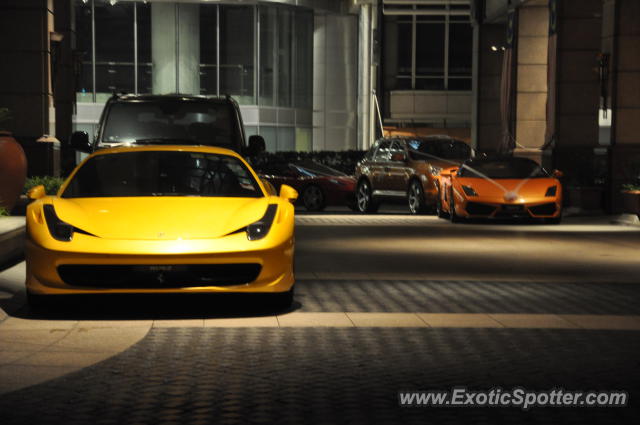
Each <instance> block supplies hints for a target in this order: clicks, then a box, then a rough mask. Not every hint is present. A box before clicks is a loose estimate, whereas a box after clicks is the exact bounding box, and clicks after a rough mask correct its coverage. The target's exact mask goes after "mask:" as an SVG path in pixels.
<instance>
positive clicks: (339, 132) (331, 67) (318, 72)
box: [313, 14, 358, 150]
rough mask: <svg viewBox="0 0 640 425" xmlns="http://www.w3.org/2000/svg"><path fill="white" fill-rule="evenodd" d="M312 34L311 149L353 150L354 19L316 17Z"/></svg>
mask: <svg viewBox="0 0 640 425" xmlns="http://www.w3.org/2000/svg"><path fill="white" fill-rule="evenodd" d="M314 19H315V22H314V35H313V150H346V149H356V146H357V135H358V131H357V130H358V120H357V116H356V115H357V113H356V111H357V105H358V34H357V33H358V20H357V17H356V16H354V15H335V14H326V15H320V14H316V15H315V17H314Z"/></svg>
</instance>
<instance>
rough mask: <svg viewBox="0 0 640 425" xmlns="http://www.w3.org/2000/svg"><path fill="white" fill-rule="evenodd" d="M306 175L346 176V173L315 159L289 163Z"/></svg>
mask: <svg viewBox="0 0 640 425" xmlns="http://www.w3.org/2000/svg"><path fill="white" fill-rule="evenodd" d="M289 166H290V167H291V168H293V169H295V170H297V171H298V173H300V174H301V175H303V176H306V177H322V176H326V177H344V176H346V174H345V173H343V172H341V171H338V170H334V169H333V168H331V167H327V166H326V165H322V164H318V163H317V162H313V161H304V162H296V163H292V164H290V165H289Z"/></svg>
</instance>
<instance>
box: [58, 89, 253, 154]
mask: <svg viewBox="0 0 640 425" xmlns="http://www.w3.org/2000/svg"><path fill="white" fill-rule="evenodd" d="M245 140H246V139H245V134H244V126H243V124H242V117H241V115H240V108H239V107H238V103H237V102H236V101H235V100H233V99H232V98H231V97H229V96H223V97H218V96H215V97H211V96H187V95H180V94H171V95H114V96H112V97H111V98H110V99H109V100H108V101H107V103H106V105H105V107H104V110H103V111H102V115H101V117H100V123H99V125H98V129H97V132H96V137H95V139H94V140H93V141H90V140H89V135H88V134H87V133H86V132H84V131H79V132H75V133H73V135H72V136H71V141H70V144H71V147H73V148H75V149H77V150H80V151H83V152H93V151H94V150H97V149H102V148H110V147H117V146H130V145H131V146H135V145H147V144H154V145H157V144H170V145H206V146H218V147H223V148H228V149H231V150H234V151H236V152H238V153H239V154H241V155H245V156H253V155H257V154H258V153H260V152H261V151H263V150H264V139H263V138H262V137H261V136H257V135H254V136H251V137H250V138H249V144H248V145H247V143H246V142H245Z"/></svg>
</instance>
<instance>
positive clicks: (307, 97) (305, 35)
mask: <svg viewBox="0 0 640 425" xmlns="http://www.w3.org/2000/svg"><path fill="white" fill-rule="evenodd" d="M294 22H295V34H294V37H293V42H294V44H295V58H296V60H295V81H294V88H293V93H294V96H295V106H296V107H297V108H307V109H311V107H312V101H313V80H312V77H313V12H310V11H299V10H298V11H296V12H295V21H294ZM296 140H297V137H296ZM296 143H297V142H296Z"/></svg>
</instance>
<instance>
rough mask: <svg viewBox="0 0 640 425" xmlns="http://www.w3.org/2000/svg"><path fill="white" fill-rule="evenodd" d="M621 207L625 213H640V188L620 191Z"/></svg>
mask: <svg viewBox="0 0 640 425" xmlns="http://www.w3.org/2000/svg"><path fill="white" fill-rule="evenodd" d="M622 208H623V211H624V212H626V213H632V214H638V215H640V190H624V191H622Z"/></svg>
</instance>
